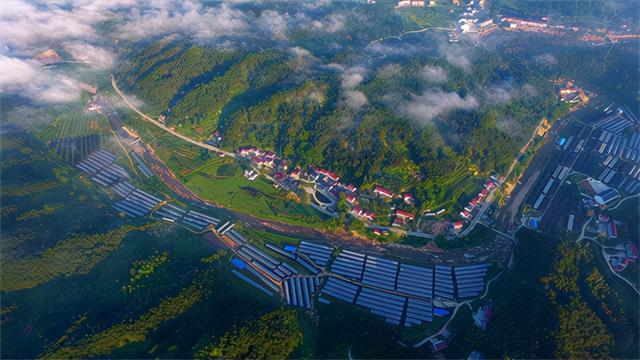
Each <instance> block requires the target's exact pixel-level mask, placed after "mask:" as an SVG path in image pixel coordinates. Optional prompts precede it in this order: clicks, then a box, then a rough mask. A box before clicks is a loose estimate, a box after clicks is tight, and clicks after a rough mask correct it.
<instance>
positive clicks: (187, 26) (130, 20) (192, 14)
mask: <svg viewBox="0 0 640 360" xmlns="http://www.w3.org/2000/svg"><path fill="white" fill-rule="evenodd" d="M249 20H250V19H249V16H248V15H247V14H245V13H244V12H243V11H240V10H237V9H233V8H231V7H230V6H229V5H227V4H222V5H219V6H217V7H206V8H205V7H203V6H202V5H201V4H196V3H192V2H188V1H187V2H183V3H174V4H173V5H169V6H163V7H149V8H139V7H136V8H133V9H131V11H130V12H129V13H128V14H126V15H125V21H124V23H123V24H122V25H121V26H120V27H119V29H118V32H119V33H120V34H121V37H122V38H124V39H128V40H140V39H143V38H146V37H150V36H159V35H167V34H181V35H185V36H189V37H193V38H194V39H196V40H207V39H213V38H217V37H221V36H230V35H236V34H247V33H248V32H249V31H250V30H251V29H252V27H251V26H250V24H249ZM262 21H263V23H262V24H263V27H264V26H266V27H269V26H271V27H273V29H272V31H279V30H280V27H279V25H278V22H279V21H280V19H273V20H269V18H268V17H264V18H262Z"/></svg>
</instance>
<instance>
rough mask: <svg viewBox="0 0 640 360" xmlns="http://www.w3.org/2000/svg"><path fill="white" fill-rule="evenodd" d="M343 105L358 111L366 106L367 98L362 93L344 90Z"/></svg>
mask: <svg viewBox="0 0 640 360" xmlns="http://www.w3.org/2000/svg"><path fill="white" fill-rule="evenodd" d="M342 95H343V99H344V101H345V103H346V104H347V105H348V106H349V107H350V108H352V109H356V110H357V109H359V108H361V107H363V106H364V105H366V104H367V102H368V100H367V97H366V96H365V95H364V93H363V92H362V91H356V90H346V91H344V92H343V94H342Z"/></svg>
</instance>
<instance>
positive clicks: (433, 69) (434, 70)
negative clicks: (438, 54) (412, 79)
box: [421, 65, 447, 84]
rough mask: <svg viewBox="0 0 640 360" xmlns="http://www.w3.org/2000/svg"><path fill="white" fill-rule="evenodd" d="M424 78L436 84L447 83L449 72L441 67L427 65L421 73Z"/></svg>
mask: <svg viewBox="0 0 640 360" xmlns="http://www.w3.org/2000/svg"><path fill="white" fill-rule="evenodd" d="M421 75H422V78H423V79H425V80H426V81H428V82H430V83H434V84H442V83H445V82H447V71H446V70H445V69H443V68H441V67H440V66H431V65H425V66H424V68H422V72H421Z"/></svg>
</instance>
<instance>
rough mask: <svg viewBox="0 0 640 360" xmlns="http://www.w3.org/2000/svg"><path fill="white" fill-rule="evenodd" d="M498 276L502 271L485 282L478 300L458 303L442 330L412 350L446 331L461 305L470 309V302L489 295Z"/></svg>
mask: <svg viewBox="0 0 640 360" xmlns="http://www.w3.org/2000/svg"><path fill="white" fill-rule="evenodd" d="M500 275H502V271H500V272H499V273H498V274H497V275H496V276H494V277H492V278H491V280H489V281H487V287H486V288H485V290H484V294H482V296H480V297H479V298H475V299H470V300H465V301H463V302H461V303H458V305H456V307H455V309H454V310H453V314H451V317H450V318H449V320H447V322H446V323H445V324H444V326H442V328H441V329H440V330H439V331H438V332H437V333H435V334H433V335H430V336H427V337H426V338H424V339H422V340H420V341H419V342H417V343H416V344H415V345H413V347H414V348H418V347H420V346H422V345H424V344H425V343H426V342H427V341H429V340H431V339H433V338H434V337H436V336H438V335H440V334H442V333H443V332H444V331H445V330H446V329H447V326H449V323H450V322H451V321H453V318H454V317H456V314H457V313H458V309H460V307H462V306H463V305H467V306H469V308H471V302H473V301H476V300H480V299H484V298H485V297H486V296H487V295H488V294H489V286H491V283H492V282H493V281H494V280H496V279H497V278H499V277H500Z"/></svg>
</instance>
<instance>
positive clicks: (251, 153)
mask: <svg viewBox="0 0 640 360" xmlns="http://www.w3.org/2000/svg"><path fill="white" fill-rule="evenodd" d="M237 153H238V155H239V156H241V157H244V158H246V159H248V160H249V161H250V164H251V169H246V170H245V171H244V176H245V178H246V179H247V180H251V181H252V180H255V179H256V178H257V177H258V176H259V174H264V176H265V177H267V178H268V179H269V180H271V181H273V185H274V186H275V187H277V188H280V189H284V190H286V191H293V192H306V193H308V194H309V195H310V198H311V201H310V205H311V206H312V207H313V208H314V209H316V210H318V211H319V212H321V213H323V214H325V215H328V216H330V217H337V216H339V209H338V208H339V206H338V205H339V203H340V202H341V201H344V203H346V205H347V207H348V213H349V214H350V215H351V216H352V218H353V219H356V220H359V221H362V222H364V223H365V224H366V225H367V227H368V228H370V230H371V233H372V234H373V235H376V236H385V235H389V233H390V228H391V229H393V231H396V232H398V231H400V232H411V233H415V232H419V230H418V229H417V227H416V224H415V222H416V217H419V218H422V217H424V218H433V219H435V218H440V219H442V215H443V214H445V213H446V212H447V210H448V209H445V208H440V209H433V210H431V209H426V210H425V211H424V212H422V213H420V214H418V213H416V212H417V208H416V200H415V198H414V196H413V194H411V193H410V192H402V193H395V192H394V191H392V190H391V189H388V188H385V187H383V186H381V185H378V184H376V185H374V186H373V187H372V188H370V189H367V190H362V189H358V188H357V187H356V186H355V185H353V184H348V183H344V182H342V181H340V176H338V175H337V174H335V173H334V172H332V171H330V170H327V169H324V168H321V167H308V168H307V169H304V170H303V169H301V168H300V167H295V168H294V169H290V168H289V164H290V162H289V161H287V160H285V159H282V158H280V157H278V156H277V154H275V153H274V152H272V151H265V150H262V149H259V148H257V147H253V146H248V147H241V148H239V149H238V151H237ZM499 185H500V183H499V181H498V179H497V177H495V176H493V177H492V178H491V179H489V180H487V181H486V182H485V183H484V185H483V188H482V189H481V190H480V191H479V192H478V193H477V195H476V196H475V197H473V198H472V199H471V200H470V201H469V202H468V203H467V204H466V206H465V207H464V209H462V211H460V213H459V216H460V217H459V218H458V219H455V218H453V219H451V220H443V221H444V222H445V223H446V224H447V225H446V233H447V236H451V237H455V236H456V235H459V234H460V233H461V231H462V230H463V228H464V227H465V225H466V224H469V223H470V222H471V220H473V219H474V218H475V217H476V216H478V215H479V213H480V209H481V205H482V204H483V203H484V202H485V200H486V199H487V196H488V195H489V193H490V192H491V191H493V190H495V189H497V188H498V187H499ZM374 203H375V206H376V208H382V209H385V210H386V212H384V213H380V212H378V213H376V212H375V211H373V210H371V209H370V208H368V205H372V206H373V205H374ZM449 210H450V209H449Z"/></svg>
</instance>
